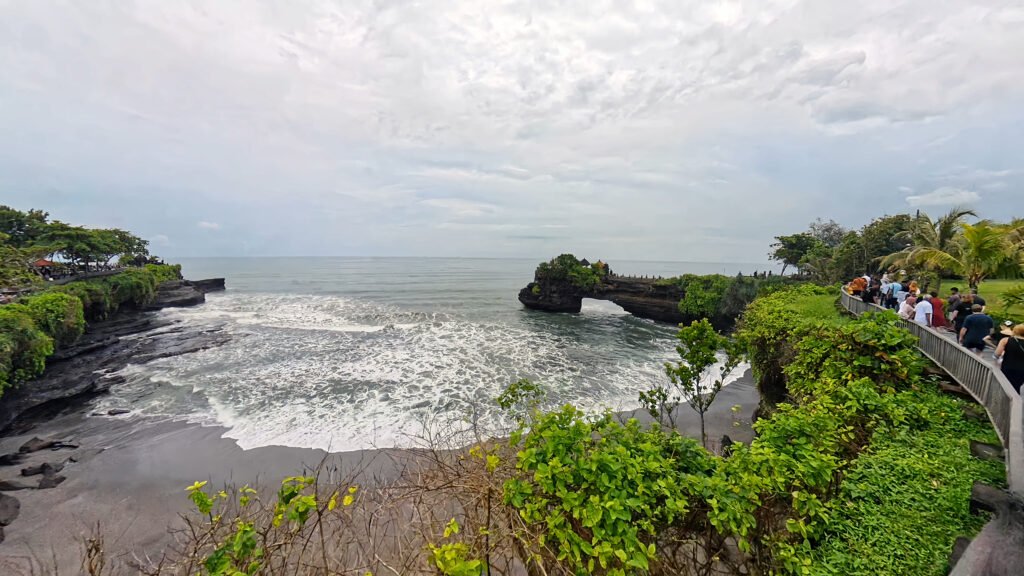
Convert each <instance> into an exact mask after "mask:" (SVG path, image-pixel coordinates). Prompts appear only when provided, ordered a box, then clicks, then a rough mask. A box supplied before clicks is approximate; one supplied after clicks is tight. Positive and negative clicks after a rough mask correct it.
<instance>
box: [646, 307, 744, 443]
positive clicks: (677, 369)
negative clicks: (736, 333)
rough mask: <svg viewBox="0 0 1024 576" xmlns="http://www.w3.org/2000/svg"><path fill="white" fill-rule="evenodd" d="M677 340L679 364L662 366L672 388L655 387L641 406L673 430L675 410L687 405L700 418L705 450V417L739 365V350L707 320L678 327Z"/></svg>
mask: <svg viewBox="0 0 1024 576" xmlns="http://www.w3.org/2000/svg"><path fill="white" fill-rule="evenodd" d="M676 338H677V339H678V340H679V345H678V346H676V352H678V353H679V362H676V363H672V362H666V363H665V374H666V375H667V376H668V377H669V380H670V381H671V386H658V387H655V388H652V389H651V390H647V391H645V392H641V393H640V404H641V406H643V407H644V408H645V409H647V411H648V412H649V413H650V414H651V416H652V417H654V418H657V419H658V421H659V422H662V423H664V421H665V419H668V423H669V425H670V426H671V427H672V428H675V427H676V423H675V409H676V408H677V407H678V406H679V405H680V404H682V403H683V402H689V404H690V407H691V408H693V409H694V411H696V412H697V416H698V417H699V418H700V439H701V443H702V444H703V445H704V447H705V448H707V445H708V437H707V431H706V430H705V426H704V415H705V414H706V413H707V411H708V410H709V409H710V408H711V404H712V403H714V401H715V398H716V397H717V396H718V393H719V392H720V391H721V390H722V386H723V385H724V384H725V379H726V378H728V377H729V374H730V373H732V371H733V369H735V368H736V366H737V365H738V364H739V362H740V358H741V353H740V349H739V348H738V347H737V346H736V344H735V342H734V341H733V340H732V339H731V338H728V337H726V336H722V335H721V334H719V333H718V332H715V329H714V327H712V326H711V323H710V322H708V320H707V319H706V318H703V319H701V320H696V321H694V322H692V323H691V324H690V325H689V326H683V327H681V328H680V329H679V332H678V333H677V334H676ZM719 351H724V352H725V355H726V358H725V361H724V362H723V363H722V365H721V367H720V368H719V369H718V374H717V377H716V375H715V373H714V372H715V369H714V367H715V365H716V364H718V352H719Z"/></svg>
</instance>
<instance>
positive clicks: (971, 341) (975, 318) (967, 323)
mask: <svg viewBox="0 0 1024 576" xmlns="http://www.w3.org/2000/svg"><path fill="white" fill-rule="evenodd" d="M995 327H996V323H995V322H994V321H993V320H992V317H991V316H989V315H988V314H985V313H983V312H982V311H981V305H980V304H972V305H971V315H970V316H968V317H967V318H965V319H964V324H963V327H962V328H960V344H962V345H963V347H964V348H967V349H968V350H973V351H974V353H975V354H977V355H978V356H981V353H982V352H984V351H985V339H986V338H988V337H989V336H990V335H991V334H992V329H993V328H995Z"/></svg>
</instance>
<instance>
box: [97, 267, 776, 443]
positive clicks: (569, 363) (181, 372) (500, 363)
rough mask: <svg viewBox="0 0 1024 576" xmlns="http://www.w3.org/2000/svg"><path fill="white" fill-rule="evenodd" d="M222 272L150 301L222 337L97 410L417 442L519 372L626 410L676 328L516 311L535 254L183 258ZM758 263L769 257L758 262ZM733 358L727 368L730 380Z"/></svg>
mask: <svg viewBox="0 0 1024 576" xmlns="http://www.w3.org/2000/svg"><path fill="white" fill-rule="evenodd" d="M181 262H182V264H183V273H184V275H185V276H186V277H187V278H192V279H201V278H208V277H225V278H226V279H227V287H228V289H227V291H225V292H221V293H212V294H209V295H207V302H206V304H204V305H202V306H198V307H195V308H186V309H169V310H165V311H162V312H160V313H159V314H162V315H165V316H167V317H169V318H171V319H173V320H180V321H182V322H184V323H187V324H188V325H189V326H190V327H209V328H210V329H214V328H216V329H221V330H225V331H227V332H228V333H230V334H231V335H232V339H231V341H230V342H229V343H227V344H226V345H224V346H221V347H218V348H213V349H210V350H204V351H200V352H195V353H192V354H186V355H182V356H177V357H172V358H166V359H162V360H157V361H154V362H150V363H148V364H144V365H130V366H129V367H128V368H126V369H125V370H123V371H122V373H123V375H124V376H126V381H125V382H124V383H123V384H119V385H117V386H115V387H114V388H113V389H112V390H111V395H110V396H108V397H106V398H104V399H102V400H101V401H100V402H101V406H100V407H101V408H104V407H108V406H110V407H113V406H117V407H129V408H132V409H133V412H134V413H135V414H136V415H143V416H154V417H165V418H167V417H169V418H174V419H180V420H183V421H189V422H198V423H202V424H207V425H219V426H224V427H225V428H226V429H227V431H226V433H225V435H226V436H227V437H230V438H234V439H236V440H237V442H238V444H239V445H240V446H241V447H243V448H253V447H258V446H266V445H284V446H295V447H308V448H322V449H328V450H332V451H345V450H357V449H366V448H384V447H403V446H410V445H415V444H417V443H418V441H419V439H421V438H422V437H423V435H424V433H425V427H426V426H427V425H428V423H429V422H438V421H445V420H448V421H458V420H467V419H472V420H473V421H475V422H489V421H497V420H498V419H499V414H498V407H497V405H496V404H495V402H494V398H495V397H496V396H497V395H498V394H499V393H500V392H501V391H502V389H503V388H504V387H505V386H507V385H508V384H509V383H510V382H513V381H515V380H517V379H519V378H530V379H532V380H535V381H537V382H539V383H541V384H542V385H543V386H544V388H545V389H546V390H547V391H548V397H547V399H546V402H547V403H548V404H549V405H552V406H555V405H558V404H561V403H567V402H569V403H573V404H575V405H577V406H579V407H581V408H583V409H585V410H588V411H595V412H596V411H600V410H604V409H611V410H615V411H621V410H630V409H634V408H636V407H637V406H638V402H637V394H638V392H639V391H641V390H645V389H647V388H649V387H651V386H652V385H657V384H659V383H665V382H666V381H667V378H666V376H665V374H664V369H663V364H664V362H666V361H670V360H673V358H674V357H676V353H675V350H674V346H675V340H674V333H675V328H674V327H672V326H669V325H664V324H657V323H655V322H652V321H650V320H643V319H639V318H634V317H633V316H631V315H629V314H627V313H625V312H624V311H623V310H622V309H620V308H619V307H618V306H616V305H614V304H612V303H609V302H603V301H595V300H584V303H583V310H582V312H581V313H579V314H549V313H544V312H536V311H530V310H526V309H524V308H523V306H522V305H521V304H520V303H519V301H518V300H517V298H516V296H517V294H518V292H519V290H520V288H522V287H523V286H525V285H526V284H527V283H528V282H529V281H530V280H531V279H532V277H533V269H534V267H535V266H536V264H537V262H536V261H535V260H509V259H494V260H487V259H441V258H425V259H424V258H216V259H215V258H210V259H183V260H181ZM611 265H612V268H613V269H614V270H615V271H616V272H617V273H619V274H647V275H655V276H658V275H660V276H671V275H677V274H683V273H695V274H708V273H721V274H728V275H733V274H736V273H737V272H740V271H742V272H744V273H750V272H753V271H754V269H755V268H757V266H756V265H754V264H698V263H667V262H612V263H611ZM761 268H763V265H762V266H761ZM741 372H742V370H737V371H736V372H735V373H734V376H738V375H739V374H740V373H741Z"/></svg>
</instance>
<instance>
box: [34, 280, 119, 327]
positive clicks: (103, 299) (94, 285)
mask: <svg viewBox="0 0 1024 576" xmlns="http://www.w3.org/2000/svg"><path fill="white" fill-rule="evenodd" d="M48 292H56V293H60V294H67V295H69V296H73V297H75V298H78V299H79V300H81V302H82V309H83V311H84V313H85V318H86V320H102V319H103V318H106V317H107V314H109V313H110V312H111V311H112V310H114V309H115V304H114V302H112V301H111V299H110V289H109V288H108V287H107V285H106V284H101V283H98V282H71V283H70V284H65V285H63V286H54V287H53V288H50V289H49V290H48Z"/></svg>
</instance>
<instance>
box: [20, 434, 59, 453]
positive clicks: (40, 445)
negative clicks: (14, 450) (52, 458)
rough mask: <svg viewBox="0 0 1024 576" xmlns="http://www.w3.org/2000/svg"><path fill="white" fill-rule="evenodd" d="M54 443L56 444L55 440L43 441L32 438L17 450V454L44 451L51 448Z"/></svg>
mask: <svg viewBox="0 0 1024 576" xmlns="http://www.w3.org/2000/svg"><path fill="white" fill-rule="evenodd" d="M56 443H57V441H56V440H43V439H42V438H36V437H33V438H32V439H31V440H29V441H28V442H25V443H24V444H22V445H21V448H18V452H21V453H22V454H29V453H31V452H38V451H40V450H46V449H47V448H52V447H53V445H54V444H56Z"/></svg>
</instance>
